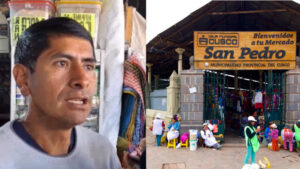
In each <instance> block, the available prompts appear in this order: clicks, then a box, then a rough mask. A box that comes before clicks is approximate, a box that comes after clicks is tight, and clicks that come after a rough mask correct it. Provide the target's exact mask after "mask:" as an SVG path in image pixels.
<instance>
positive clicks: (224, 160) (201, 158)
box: [146, 129, 300, 169]
mask: <svg viewBox="0 0 300 169" xmlns="http://www.w3.org/2000/svg"><path fill="white" fill-rule="evenodd" d="M146 134H147V169H179V168H181V169H185V168H186V169H241V168H242V166H243V161H244V158H245V155H246V146H245V143H244V140H242V139H240V138H238V137H234V138H233V137H226V136H225V144H223V147H222V148H221V150H213V149H211V148H203V147H201V148H199V147H198V149H197V151H190V150H189V149H186V148H180V149H167V147H166V144H164V145H162V146H161V147H156V146H154V144H155V137H154V136H153V135H152V133H151V132H150V131H149V129H147V133H146ZM264 156H266V157H267V158H268V159H269V160H270V162H271V169H300V157H299V156H298V153H297V152H289V151H286V150H284V149H280V151H279V152H273V151H271V150H268V149H267V148H265V147H263V146H262V147H261V148H260V149H259V151H258V152H257V153H256V158H255V159H256V162H258V160H260V159H263V157H264Z"/></svg>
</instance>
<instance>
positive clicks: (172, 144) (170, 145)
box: [167, 138, 177, 149]
mask: <svg viewBox="0 0 300 169" xmlns="http://www.w3.org/2000/svg"><path fill="white" fill-rule="evenodd" d="M176 142H177V138H174V139H172V140H168V145H167V148H169V147H173V149H175V148H176Z"/></svg>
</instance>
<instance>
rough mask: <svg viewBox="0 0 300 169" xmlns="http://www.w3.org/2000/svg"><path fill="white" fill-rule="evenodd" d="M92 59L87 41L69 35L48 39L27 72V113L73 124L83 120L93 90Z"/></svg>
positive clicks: (93, 73) (64, 123) (68, 124)
mask: <svg viewBox="0 0 300 169" xmlns="http://www.w3.org/2000/svg"><path fill="white" fill-rule="evenodd" d="M94 67H95V60H94V56H93V49H92V46H91V44H90V43H89V41H87V40H85V39H82V38H78V37H72V36H62V37H53V38H50V47H49V48H48V49H47V50H45V51H44V52H42V53H41V55H40V56H39V57H38V59H37V62H36V65H35V69H34V73H32V74H29V85H28V86H29V90H30V96H31V99H32V100H31V103H30V109H31V110H29V112H31V111H35V112H37V113H39V115H40V116H42V117H44V118H48V119H49V120H54V121H56V123H59V124H62V125H66V126H74V125H77V124H81V123H83V122H84V121H85V119H86V117H87V115H88V113H89V112H90V111H91V99H92V96H93V95H94V94H95V92H96V77H95V72H94Z"/></svg>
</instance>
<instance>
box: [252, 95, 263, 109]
mask: <svg viewBox="0 0 300 169" xmlns="http://www.w3.org/2000/svg"><path fill="white" fill-rule="evenodd" d="M254 103H255V104H254V107H255V109H261V108H263V95H262V92H261V91H258V92H256V95H255V101H254Z"/></svg>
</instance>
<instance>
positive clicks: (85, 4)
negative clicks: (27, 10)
mask: <svg viewBox="0 0 300 169" xmlns="http://www.w3.org/2000/svg"><path fill="white" fill-rule="evenodd" d="M55 4H56V7H57V15H58V16H61V17H68V18H72V19H74V20H76V21H77V22H78V23H80V24H81V25H82V26H83V27H84V28H85V29H86V30H87V31H88V32H90V34H91V36H92V38H93V42H94V46H95V47H96V46H97V39H98V28H99V17H100V12H101V5H102V3H101V2H99V1H56V3H55Z"/></svg>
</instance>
